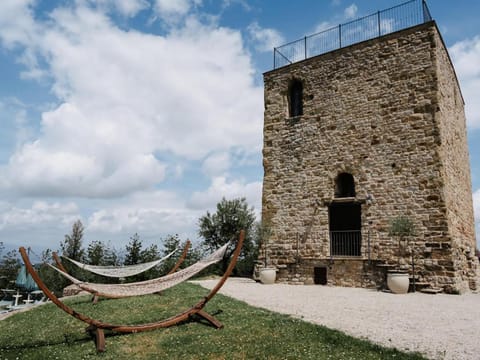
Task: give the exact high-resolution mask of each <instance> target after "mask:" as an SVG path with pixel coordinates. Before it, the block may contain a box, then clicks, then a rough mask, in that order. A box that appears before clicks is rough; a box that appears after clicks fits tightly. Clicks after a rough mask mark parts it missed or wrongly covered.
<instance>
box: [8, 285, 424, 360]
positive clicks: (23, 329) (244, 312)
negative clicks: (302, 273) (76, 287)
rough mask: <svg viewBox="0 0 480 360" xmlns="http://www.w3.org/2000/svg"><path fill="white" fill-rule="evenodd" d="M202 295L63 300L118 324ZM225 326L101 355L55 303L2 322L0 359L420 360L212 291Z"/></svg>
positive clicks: (140, 338)
mask: <svg viewBox="0 0 480 360" xmlns="http://www.w3.org/2000/svg"><path fill="white" fill-rule="evenodd" d="M206 294H207V290H205V289H203V288H201V287H200V286H198V285H193V284H189V283H183V284H181V285H179V286H176V287H174V288H171V289H168V290H166V291H164V292H163V293H162V296H158V295H148V296H139V297H135V298H128V299H117V300H105V301H100V302H99V303H98V304H97V305H95V306H92V304H91V303H90V297H88V296H86V297H77V298H74V299H71V300H69V301H68V303H69V305H70V306H72V307H74V308H75V309H76V310H77V311H79V312H82V313H85V314H87V315H90V316H92V317H94V318H99V319H102V320H103V321H107V322H113V323H117V324H140V323H146V322H151V321H154V320H160V319H164V318H167V317H170V316H172V315H174V314H177V313H179V312H181V311H183V310H185V309H187V308H189V307H190V306H191V305H192V304H194V303H196V302H197V301H198V300H199V299H201V298H202V297H203V296H205V295H206ZM205 310H206V311H207V312H209V313H210V314H215V317H216V318H217V319H218V320H219V321H220V322H221V323H222V324H223V325H224V328H223V329H222V330H215V329H213V328H212V327H211V326H208V325H205V323H202V322H198V321H187V322H185V323H183V324H181V325H179V326H174V327H171V328H168V329H157V330H153V331H147V332H143V333H137V334H126V335H120V336H108V334H107V336H106V352H105V353H103V354H97V353H96V351H95V345H94V343H93V340H92V339H91V338H89V337H88V335H87V334H86V333H85V323H83V322H81V321H78V320H76V319H74V318H73V317H71V316H69V315H67V314H65V313H64V312H63V311H61V310H60V309H58V308H57V307H56V306H55V305H53V304H47V305H43V306H40V307H38V308H35V309H34V310H31V311H28V312H24V313H19V314H16V315H14V316H12V317H10V318H7V319H5V320H3V321H2V331H1V332H0V358H1V359H72V360H75V359H98V358H102V359H104V360H108V359H114V360H122V359H185V360H189V359H195V360H196V359H234V360H235V359H272V360H273V359H300V360H301V359H320V360H321V359H365V360H371V359H376V360H381V359H397V360H404V359H423V357H421V356H420V355H418V354H406V353H403V352H400V351H398V350H395V349H387V348H384V347H381V346H378V345H374V344H372V343H369V342H367V341H365V340H360V339H355V338H352V337H350V336H347V335H345V334H343V333H342V332H339V331H336V330H330V329H327V328H325V327H323V326H318V325H314V324H311V323H307V322H304V321H301V320H300V319H294V318H292V317H289V316H287V315H281V314H277V313H273V312H270V311H267V310H263V309H258V308H254V307H251V306H248V305H247V304H246V303H245V302H241V301H237V300H234V299H231V298H228V297H225V296H222V295H220V294H217V295H216V296H215V297H214V298H213V299H212V300H211V301H210V302H209V303H208V305H207V307H206V308H205Z"/></svg>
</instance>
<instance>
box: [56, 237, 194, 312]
mask: <svg viewBox="0 0 480 360" xmlns="http://www.w3.org/2000/svg"><path fill="white" fill-rule="evenodd" d="M190 245H191V243H190V240H187V242H186V243H185V246H184V248H183V251H182V255H180V257H179V258H178V260H177V262H176V263H175V265H173V267H172V268H171V269H170V271H169V272H168V273H167V274H166V275H170V274H173V273H174V272H176V271H177V270H178V268H179V267H180V265H182V263H183V262H184V261H185V259H186V258H187V253H188V249H189V248H190ZM52 257H53V260H55V263H56V264H57V267H58V268H59V269H60V270H62V271H63V272H64V273H67V274H68V273H69V272H68V271H67V270H66V269H65V267H64V266H63V263H62V261H61V260H60V257H59V256H58V254H57V253H56V252H55V251H54V252H53V253H52ZM82 290H84V291H88V289H82ZM91 293H92V295H93V298H92V303H93V304H96V303H97V302H98V300H99V297H100V296H99V295H98V294H96V293H95V292H91ZM102 297H108V296H106V294H103V295H102ZM109 298H112V299H113V298H116V299H118V298H120V297H119V296H115V297H109Z"/></svg>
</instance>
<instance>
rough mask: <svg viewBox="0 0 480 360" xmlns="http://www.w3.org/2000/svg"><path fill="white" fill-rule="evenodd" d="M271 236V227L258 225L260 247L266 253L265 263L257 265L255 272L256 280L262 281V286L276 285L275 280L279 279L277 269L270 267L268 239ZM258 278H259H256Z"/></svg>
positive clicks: (262, 224)
mask: <svg viewBox="0 0 480 360" xmlns="http://www.w3.org/2000/svg"><path fill="white" fill-rule="evenodd" d="M270 235H271V228H270V226H268V225H266V224H264V223H261V224H259V225H258V228H257V236H258V239H259V246H260V248H262V245H263V251H264V254H263V255H264V256H263V258H264V262H263V264H262V263H257V264H256V266H255V267H256V271H254V279H255V280H257V279H258V280H260V282H261V283H262V284H273V283H275V279H276V277H277V268H275V267H272V266H268V239H269V238H270ZM255 276H257V278H255Z"/></svg>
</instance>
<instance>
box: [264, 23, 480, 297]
mask: <svg viewBox="0 0 480 360" xmlns="http://www.w3.org/2000/svg"><path fill="white" fill-rule="evenodd" d="M448 60H449V59H448V54H447V53H446V50H445V47H444V46H443V43H442V40H441V38H440V35H439V33H438V30H437V28H436V25H435V23H433V22H431V23H427V24H423V25H420V26H416V27H414V28H410V29H406V30H403V31H400V32H397V33H393V34H390V35H386V36H383V37H381V38H378V39H373V40H369V41H366V42H363V43H359V44H355V45H352V46H349V47H347V48H343V49H339V50H335V51H332V52H330V53H327V54H324V55H321V56H317V57H314V58H310V59H307V60H304V61H302V62H298V63H295V64H292V65H289V66H287V67H283V68H279V69H276V70H274V71H271V72H268V73H265V74H264V84H265V117H264V149H263V155H264V171H265V174H264V183H263V200H262V201H263V208H262V218H263V221H264V222H266V223H268V224H270V226H271V227H272V230H273V233H272V236H271V238H270V240H269V243H268V244H269V245H268V249H267V250H268V253H269V257H270V259H271V262H272V263H273V264H274V265H277V266H279V267H280V268H281V269H282V270H281V271H280V272H279V276H278V280H279V281H287V282H299V281H298V279H300V278H301V279H305V280H306V281H307V282H309V281H311V276H310V278H309V276H307V275H306V274H312V272H313V266H314V265H313V263H312V264H310V265H305V266H299V265H298V264H299V263H300V262H302V261H303V262H304V263H305V264H307V263H308V261H310V260H312V261H323V260H325V259H329V258H330V250H329V238H328V231H329V215H328V205H329V204H330V203H331V202H332V200H333V199H334V189H335V178H336V177H337V176H338V174H340V173H342V172H346V173H350V174H352V175H353V177H354V180H355V188H356V199H355V201H356V202H357V203H361V204H362V205H361V222H362V238H363V241H362V257H361V258H360V259H358V258H357V259H355V260H352V261H350V263H351V266H352V269H353V268H355V269H357V270H358V269H360V268H362V269H363V265H362V267H360V268H358V263H357V262H358V260H366V257H367V245H366V243H367V241H366V240H367V233H368V228H370V257H371V258H372V259H375V260H376V261H377V260H378V263H381V264H383V265H386V266H394V265H396V266H398V265H400V266H401V267H403V268H405V269H410V259H411V252H409V251H408V250H407V251H399V247H398V241H396V240H395V239H392V238H391V237H390V236H388V226H389V222H390V220H391V219H392V218H394V217H397V216H401V215H403V216H409V217H410V218H412V219H413V220H414V222H415V225H416V228H417V236H416V237H415V238H414V239H410V242H409V246H407V247H406V248H407V249H408V248H411V247H412V246H413V247H414V248H415V257H416V266H417V275H418V281H419V282H427V283H428V284H429V285H430V286H432V287H439V286H440V287H443V288H445V290H447V291H451V292H457V291H464V290H465V287H466V286H465V284H467V283H469V285H470V287H474V284H473V282H472V276H473V275H472V274H473V269H474V268H475V266H476V265H475V259H472V257H471V256H470V255H469V254H470V253H469V252H468V251H469V249H471V247H472V245H473V246H474V245H475V239H474V236H473V232H472V231H473V212H472V211H473V210H472V201H471V189H470V186H471V185H470V176H469V163H468V152H467V147H466V135H465V117H464V113H463V102H462V100H461V94H460V90H459V89H458V83H457V81H456V78H455V74H454V71H453V68H452V66H451V63H450V62H449V61H448ZM293 80H300V81H301V82H302V84H303V115H302V116H298V117H295V118H289V114H288V101H289V100H288V87H289V84H290V83H291V82H292V81H293ZM452 89H453V90H452ZM449 91H450V92H451V91H453V95H452V94H450V93H448V92H449ZM458 174H462V176H458ZM469 191H470V192H469ZM366 194H371V195H373V197H374V201H373V203H372V204H371V205H369V204H367V203H366V202H365V197H366ZM403 250H405V249H403ZM261 253H263V251H262V252H261ZM309 259H310V260H309ZM305 261H306V262H305ZM345 261H346V262H345ZM336 264H338V269H340V268H345V266H348V260H341V262H340V260H338V259H333V262H332V263H331V266H332V271H333V272H332V274H333V273H335V270H334V269H335V266H337V265H336ZM345 264H347V265H345ZM308 266H310V268H308ZM338 269H337V271H336V274H338V273H339V271H340V270H338ZM357 270H355V271H357ZM358 271H359V270H358ZM362 271H363V270H362ZM343 273H344V274H346V275H345V276H337V275H336V276H334V277H333V278H332V279H333V280H332V279H329V283H330V282H331V283H334V284H336V285H345V286H365V285H364V284H365V282H362V281H363V280H362V281H356V280H354V281H352V279H351V278H350V275H348V273H352V272H351V271H350V272H349V271H344V272H343ZM361 278H363V275H362V276H360V277H359V279H361ZM295 279H296V280H295ZM308 279H310V280H308ZM376 281H381V280H378V279H377V280H376ZM377 285H378V286H380V285H379V284H377Z"/></svg>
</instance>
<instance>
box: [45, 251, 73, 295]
mask: <svg viewBox="0 0 480 360" xmlns="http://www.w3.org/2000/svg"><path fill="white" fill-rule="evenodd" d="M47 263H52V250H51V249H46V250H44V251H43V252H42V263H41V264H40V267H39V269H38V274H39V275H40V278H41V279H42V280H43V282H44V283H45V284H46V285H47V286H48V288H49V289H50V290H51V291H53V293H54V294H55V295H57V296H62V293H63V288H64V287H66V286H68V285H70V282H69V281H68V280H67V279H65V278H64V277H63V276H62V275H60V274H59V273H58V272H57V271H55V270H54V269H52V268H51V267H50V266H48V265H47Z"/></svg>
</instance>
